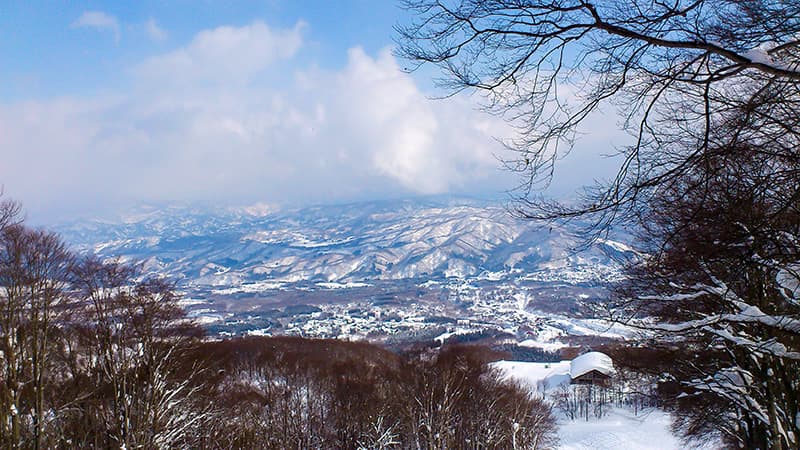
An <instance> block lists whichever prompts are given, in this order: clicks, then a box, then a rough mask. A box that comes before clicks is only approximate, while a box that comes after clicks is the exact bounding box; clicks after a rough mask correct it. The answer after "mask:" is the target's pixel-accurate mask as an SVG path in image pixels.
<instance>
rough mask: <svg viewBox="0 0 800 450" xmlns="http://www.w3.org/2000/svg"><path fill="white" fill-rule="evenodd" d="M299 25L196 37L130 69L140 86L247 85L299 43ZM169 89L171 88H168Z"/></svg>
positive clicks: (224, 30) (245, 28) (239, 29)
mask: <svg viewBox="0 0 800 450" xmlns="http://www.w3.org/2000/svg"><path fill="white" fill-rule="evenodd" d="M304 27H305V24H304V23H303V22H298V23H297V25H295V26H294V27H293V28H291V29H279V30H273V29H271V28H269V27H267V26H266V25H265V24H264V23H263V22H258V21H257V22H253V23H252V24H250V25H246V26H243V27H219V28H215V29H212V30H206V31H202V32H200V33H198V34H197V35H196V36H195V37H194V39H192V41H191V42H190V43H189V44H188V45H186V46H185V47H181V48H179V49H177V50H174V51H172V52H170V53H167V54H164V55H159V56H155V57H152V58H149V59H147V60H145V61H144V62H142V63H140V64H139V65H137V66H136V67H135V69H134V72H135V76H136V77H137V78H138V79H139V81H140V82H143V83H145V84H147V83H151V84H152V83H156V84H169V83H173V85H174V84H179V85H181V86H185V83H221V84H229V83H238V84H241V83H247V82H249V81H251V80H252V78H253V77H254V76H256V75H258V73H259V72H261V71H262V70H264V69H266V68H267V67H269V66H270V64H272V63H273V62H275V61H277V60H282V59H287V58H290V57H291V56H293V55H294V54H295V53H296V52H297V50H298V49H299V48H300V46H301V45H302V42H303V37H302V31H303V28H304ZM170 87H173V86H172V85H171V86H170Z"/></svg>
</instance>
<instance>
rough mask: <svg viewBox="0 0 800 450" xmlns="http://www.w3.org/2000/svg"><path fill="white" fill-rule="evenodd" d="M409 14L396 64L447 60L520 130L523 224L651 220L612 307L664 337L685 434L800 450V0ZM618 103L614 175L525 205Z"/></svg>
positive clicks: (448, 82) (453, 4) (477, 5)
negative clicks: (620, 137)
mask: <svg viewBox="0 0 800 450" xmlns="http://www.w3.org/2000/svg"><path fill="white" fill-rule="evenodd" d="M406 5H407V7H408V8H409V9H410V10H411V11H412V12H414V13H415V14H416V20H415V21H414V22H413V23H411V24H409V25H406V26H404V27H401V28H400V29H399V33H400V44H401V45H400V51H399V52H400V54H401V55H403V56H405V57H407V58H408V59H409V61H411V62H412V63H420V64H433V65H436V66H438V67H439V68H441V69H442V70H443V73H444V78H443V80H442V81H443V84H444V85H445V86H446V87H449V88H451V89H453V90H454V91H458V90H462V89H474V90H477V91H482V92H484V93H485V94H486V95H487V97H486V99H487V102H488V105H487V106H488V107H489V109H490V110H492V111H494V112H497V113H501V114H503V115H504V116H505V117H506V118H508V119H510V120H511V121H512V122H513V123H514V124H515V125H517V126H518V127H519V128H518V130H519V131H520V134H519V136H518V138H517V139H515V140H511V141H509V142H508V145H509V146H510V147H511V148H512V149H513V150H516V151H517V152H518V155H519V158H517V160H516V161H509V165H510V168H511V169H512V170H517V171H520V172H522V173H523V174H524V176H523V183H522V184H523V185H522V188H523V190H522V192H521V194H522V198H521V200H522V201H523V203H522V207H521V212H522V213H523V214H525V215H527V216H528V217H532V218H539V219H549V220H569V219H571V218H575V217H580V218H582V219H589V223H591V224H592V225H591V226H590V227H589V230H587V231H589V232H598V233H603V232H606V231H608V230H609V227H610V226H611V225H613V224H620V223H621V224H623V225H634V226H639V227H641V230H642V232H641V234H640V237H642V238H643V249H644V250H646V251H647V252H648V254H649V256H648V257H645V258H643V259H642V260H641V261H640V263H639V264H636V265H634V266H633V267H632V268H631V270H630V272H629V275H630V277H631V281H630V283H628V284H627V285H626V286H625V287H624V288H622V289H621V290H620V292H619V294H620V295H619V300H620V302H619V304H616V305H613V306H614V308H612V309H613V310H614V312H615V313H616V314H617V318H618V319H619V320H623V321H628V322H630V323H633V324H636V325H639V326H641V327H642V328H645V329H647V330H649V331H652V332H654V333H655V336H654V337H653V340H652V342H651V343H650V345H651V346H655V347H658V349H657V350H656V351H658V352H660V354H661V356H662V357H664V358H667V357H668V358H669V359H667V360H668V361H669V363H668V364H666V363H663V360H662V363H659V361H655V364H654V366H655V367H658V368H659V371H658V372H657V375H659V376H662V375H663V376H662V378H664V379H665V380H666V381H671V382H672V383H673V384H672V386H671V387H668V386H667V385H666V384H665V385H663V388H664V392H667V391H669V390H670V389H671V391H670V392H671V394H672V396H673V397H675V398H674V399H675V401H676V403H677V405H678V406H679V407H680V408H681V410H682V412H683V415H682V417H683V419H684V420H682V422H683V425H685V427H684V429H685V430H686V431H688V433H689V434H691V435H701V434H702V433H705V432H708V431H716V432H719V433H721V434H722V435H723V437H724V438H725V439H726V441H727V442H729V443H731V444H732V445H735V446H739V445H740V446H744V447H746V448H781V449H786V448H797V447H798V445H799V443H798V439H800V430H798V426H800V425H799V423H798V422H800V416H798V405H797V399H798V397H799V396H800V395H799V393H798V391H800V386H798V383H799V381H798V379H800V377H798V375H797V374H798V373H800V367H798V356H800V353H799V352H800V327H798V325H800V324H799V323H798V319H800V310H799V305H800V304H799V303H798V285H799V284H798V281H799V280H798V269H799V268H800V252H798V250H800V247H798V242H800V241H798V238H800V229H799V228H800V214H798V208H799V207H800V203H799V199H800V190H798V186H800V176H799V175H798V174H799V173H800V164H798V159H800V150H798V149H800V40H798V36H800V3H798V2H792V1H773V0H687V1H684V0H675V1H667V2H663V1H656V2H652V1H632V2H631V1H623V0H609V1H603V2H593V1H587V0H565V1H547V0H544V1H542V0H520V1H517V0H494V1H478V0H452V1H447V0H407V1H406ZM609 103H610V104H612V105H615V106H617V107H619V110H620V111H621V113H622V114H623V116H624V117H623V119H624V120H623V123H622V128H624V129H625V130H627V131H628V132H630V133H631V134H632V135H633V136H634V137H635V142H634V144H633V145H630V146H628V147H626V148H622V149H620V150H619V153H620V158H619V159H618V161H620V166H619V169H618V172H617V175H616V176H615V177H613V178H612V179H611V180H610V181H609V182H607V183H601V184H598V185H595V186H592V187H590V188H588V189H587V191H586V195H585V196H584V198H583V201H581V202H578V203H573V204H569V205H564V204H561V203H552V202H548V201H544V200H542V199H539V198H536V197H535V196H532V195H531V192H532V191H531V189H532V188H534V187H536V186H537V184H538V183H539V182H544V183H545V184H546V183H547V182H548V181H550V178H551V177H552V174H553V165H554V164H555V162H556V161H557V160H558V159H559V156H561V155H563V154H564V152H565V151H568V150H569V149H570V148H571V146H572V143H573V139H574V138H575V137H576V132H578V131H580V125H581V123H584V122H585V121H586V120H587V118H588V117H589V116H590V114H593V113H597V112H598V111H601V110H602V108H603V105H606V104H609ZM632 228H635V227H632ZM595 236H597V235H596V234H594V233H589V234H588V237H589V238H592V237H595ZM651 368H652V367H651ZM642 370H647V369H646V368H644V367H643V368H642ZM653 372H656V371H655V370H653Z"/></svg>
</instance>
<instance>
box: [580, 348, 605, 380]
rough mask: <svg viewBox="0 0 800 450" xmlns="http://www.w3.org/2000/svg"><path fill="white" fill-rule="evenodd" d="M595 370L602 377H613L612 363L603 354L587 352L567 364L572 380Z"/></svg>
mask: <svg viewBox="0 0 800 450" xmlns="http://www.w3.org/2000/svg"><path fill="white" fill-rule="evenodd" d="M593 370H596V371H598V372H600V373H602V374H603V375H608V376H612V375H614V363H613V361H611V357H610V356H608V355H606V354H605V353H600V352H589V353H584V354H583V355H581V356H578V357H577V358H575V359H573V360H572V362H571V363H570V364H569V376H570V377H571V378H572V379H575V378H578V377H579V376H581V375H584V374H587V373H589V372H591V371H593Z"/></svg>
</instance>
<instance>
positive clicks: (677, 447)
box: [492, 353, 717, 450]
mask: <svg viewBox="0 0 800 450" xmlns="http://www.w3.org/2000/svg"><path fill="white" fill-rule="evenodd" d="M586 355H590V357H588V358H585V359H584V360H583V361H578V364H577V365H576V366H580V367H581V368H582V367H583V366H585V365H590V364H591V365H597V364H600V365H602V366H605V365H607V363H609V362H610V361H606V360H605V359H604V358H600V357H598V356H596V355H595V356H591V355H592V353H587V354H586ZM586 355H583V356H586ZM603 356H605V355H603ZM579 358H580V357H579ZM577 360H578V358H576V359H575V360H573V361H577ZM570 364H571V361H561V362H558V363H536V362H522V361H497V362H494V363H492V366H493V367H494V368H495V369H497V370H499V371H500V372H501V374H503V376H505V377H507V379H510V380H514V381H516V382H518V383H520V385H522V386H524V387H527V388H529V389H530V390H531V392H533V393H534V394H535V395H537V396H542V397H544V398H545V399H547V398H550V394H551V393H553V392H554V391H555V390H557V389H558V388H559V387H560V386H565V385H569V382H570V375H569V372H570ZM608 408H609V409H608V411H607V414H606V415H604V416H603V417H602V418H600V419H597V418H591V419H590V420H588V421H587V420H582V419H577V420H569V419H568V418H566V417H565V416H563V415H559V424H558V425H559V430H558V436H559V440H560V446H559V448H560V449H563V450H684V449H687V448H692V447H688V446H687V444H686V443H684V442H682V441H681V440H680V439H679V438H678V437H677V436H675V434H673V433H672V431H671V429H670V426H671V423H672V419H671V417H670V415H669V413H667V412H665V411H662V410H658V409H650V410H645V411H639V412H638V414H634V413H633V411H632V410H629V409H626V408H616V407H608ZM556 413H558V411H557V410H556ZM715 448H717V445H716V444H715V443H713V442H712V443H709V444H707V445H705V446H704V447H701V449H702V450H712V449H715Z"/></svg>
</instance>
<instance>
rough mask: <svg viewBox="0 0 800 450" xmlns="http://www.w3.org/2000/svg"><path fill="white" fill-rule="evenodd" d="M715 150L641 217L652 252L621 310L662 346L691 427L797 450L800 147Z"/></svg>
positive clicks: (672, 392) (635, 270)
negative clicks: (789, 149)
mask: <svg viewBox="0 0 800 450" xmlns="http://www.w3.org/2000/svg"><path fill="white" fill-rule="evenodd" d="M737 129H738V130H740V131H741V130H744V129H743V128H741V126H738V128H737ZM735 131H736V130H731V129H727V130H726V129H721V130H718V131H717V132H718V133H721V134H723V135H727V134H728V133H733V132H735ZM747 131H750V130H747ZM752 131H753V132H756V131H758V130H752ZM742 134H744V132H743V133H742ZM715 150H716V151H715V154H713V155H709V156H707V157H706V158H704V159H703V160H702V162H698V163H697V164H695V165H693V166H692V167H690V168H689V170H687V175H686V176H684V177H683V178H682V179H681V182H680V183H673V184H671V185H670V186H669V187H668V188H666V189H664V190H663V192H662V193H661V196H660V197H659V198H658V199H656V200H654V201H653V202H651V207H650V208H649V209H648V210H647V211H645V212H644V213H643V214H642V217H641V224H642V227H643V232H642V237H643V241H642V242H643V244H645V245H646V247H647V249H648V250H649V256H648V257H647V258H645V259H643V260H642V261H640V262H639V263H638V264H636V265H634V266H633V267H632V268H631V271H630V274H631V278H630V280H629V281H628V282H627V283H626V284H625V285H624V286H622V287H621V289H620V290H619V294H620V298H619V302H618V304H617V305H616V306H617V309H616V312H617V313H618V314H619V317H620V319H622V320H626V321H627V322H628V323H630V324H633V325H636V326H638V327H640V328H642V329H646V330H648V332H649V333H650V334H649V341H648V346H650V347H651V348H654V349H655V350H654V351H659V352H663V353H662V360H661V361H657V360H650V362H651V363H653V364H651V368H652V365H654V366H655V367H656V370H655V372H656V373H658V372H660V373H662V374H663V375H664V376H663V377H662V381H663V382H664V385H663V386H662V387H663V389H664V390H663V392H665V393H667V394H668V395H667V397H668V398H671V399H672V401H673V402H674V404H675V405H676V406H677V407H678V408H679V410H680V412H681V413H680V415H679V416H680V417H681V422H682V424H683V425H685V429H686V430H687V431H688V432H689V434H690V435H693V436H697V437H702V436H703V435H704V434H708V433H709V432H716V433H719V434H721V435H722V436H723V438H724V439H725V441H726V442H729V443H730V444H731V445H733V446H741V447H744V448H779V449H789V448H797V446H798V439H800V423H798V421H797V417H798V413H800V396H799V394H800V376H798V374H800V290H799V289H798V287H800V272H798V264H797V263H798V261H800V154H794V152H786V151H785V149H783V148H781V147H780V146H778V145H777V143H775V142H772V143H770V142H766V141H764V142H760V143H759V145H758V146H752V145H750V143H749V142H747V139H746V137H743V138H741V139H740V140H739V143H738V146H737V147H735V148H731V147H729V146H727V145H723V146H719V147H716V148H715ZM664 360H667V361H669V362H668V364H664V362H663V361H664ZM670 385H672V386H671V387H670Z"/></svg>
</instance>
